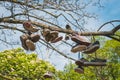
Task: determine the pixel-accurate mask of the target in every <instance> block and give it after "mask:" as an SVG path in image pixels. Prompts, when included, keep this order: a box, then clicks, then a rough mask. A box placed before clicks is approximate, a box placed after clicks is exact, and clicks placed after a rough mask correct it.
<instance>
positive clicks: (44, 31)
mask: <svg viewBox="0 0 120 80" xmlns="http://www.w3.org/2000/svg"><path fill="white" fill-rule="evenodd" d="M49 34H50V30H49V29H44V30H43V32H42V35H43V37H46V36H47V35H49Z"/></svg>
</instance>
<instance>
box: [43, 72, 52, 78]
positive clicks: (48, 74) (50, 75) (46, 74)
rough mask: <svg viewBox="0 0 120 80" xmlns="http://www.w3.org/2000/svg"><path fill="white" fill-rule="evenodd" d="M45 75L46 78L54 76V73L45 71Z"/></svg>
mask: <svg viewBox="0 0 120 80" xmlns="http://www.w3.org/2000/svg"><path fill="white" fill-rule="evenodd" d="M43 77H44V78H52V77H53V75H52V73H50V72H47V73H45V74H44V75H43Z"/></svg>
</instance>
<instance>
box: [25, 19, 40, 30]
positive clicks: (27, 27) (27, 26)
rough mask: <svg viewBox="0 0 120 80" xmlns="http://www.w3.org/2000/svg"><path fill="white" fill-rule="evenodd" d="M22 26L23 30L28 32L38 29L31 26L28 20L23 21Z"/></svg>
mask: <svg viewBox="0 0 120 80" xmlns="http://www.w3.org/2000/svg"><path fill="white" fill-rule="evenodd" d="M23 27H24V29H25V30H27V31H30V32H37V31H38V30H39V29H37V27H35V26H33V25H32V24H31V22H30V21H25V22H23Z"/></svg>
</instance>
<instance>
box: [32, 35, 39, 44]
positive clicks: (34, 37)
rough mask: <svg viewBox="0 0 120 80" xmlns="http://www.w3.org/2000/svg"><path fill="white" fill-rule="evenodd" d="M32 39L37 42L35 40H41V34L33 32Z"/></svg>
mask: <svg viewBox="0 0 120 80" xmlns="http://www.w3.org/2000/svg"><path fill="white" fill-rule="evenodd" d="M30 39H31V41H32V42H34V43H35V42H37V41H39V39H40V35H39V34H31V35H30Z"/></svg>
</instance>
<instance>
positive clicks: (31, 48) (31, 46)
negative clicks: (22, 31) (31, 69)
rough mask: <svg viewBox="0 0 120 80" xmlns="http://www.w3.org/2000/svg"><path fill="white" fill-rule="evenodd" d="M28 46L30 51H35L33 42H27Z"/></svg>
mask: <svg viewBox="0 0 120 80" xmlns="http://www.w3.org/2000/svg"><path fill="white" fill-rule="evenodd" d="M26 46H27V47H28V49H30V50H31V51H34V50H35V45H34V43H33V42H32V41H31V40H29V39H28V40H26Z"/></svg>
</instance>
